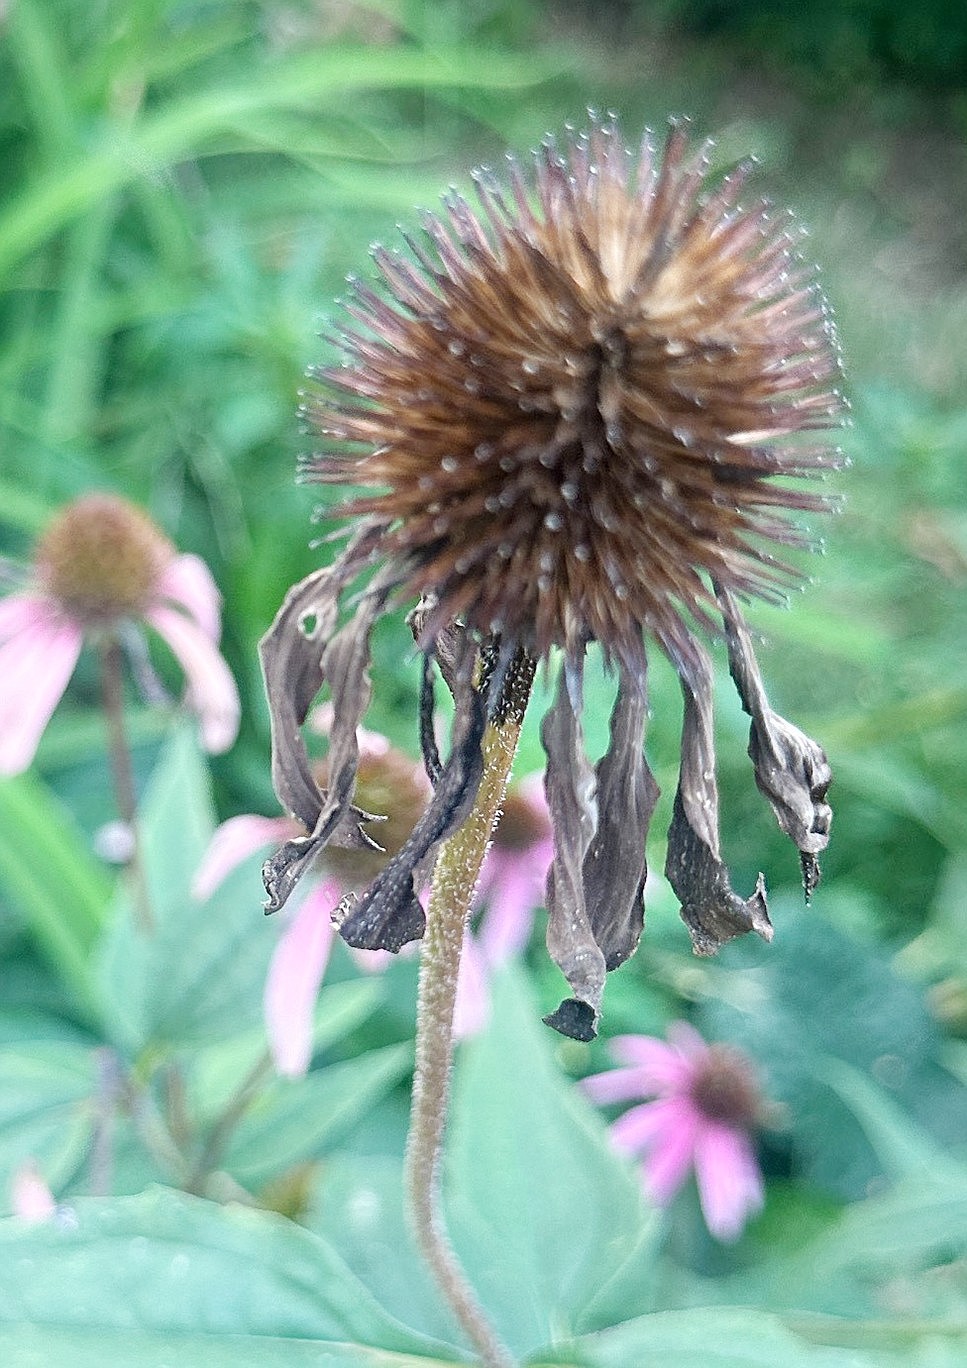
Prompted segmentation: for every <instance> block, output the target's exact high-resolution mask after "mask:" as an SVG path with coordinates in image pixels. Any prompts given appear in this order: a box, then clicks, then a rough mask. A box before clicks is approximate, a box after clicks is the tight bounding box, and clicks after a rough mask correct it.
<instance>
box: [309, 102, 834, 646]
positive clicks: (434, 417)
mask: <svg viewBox="0 0 967 1368" xmlns="http://www.w3.org/2000/svg"><path fill="white" fill-rule="evenodd" d="M746 176H747V171H746V169H745V168H740V169H739V170H737V171H735V172H734V173H733V174H731V175H730V176H726V177H725V178H724V180H722V181H720V182H719V183H718V184H715V185H710V184H709V183H708V179H707V154H706V152H705V151H704V150H700V151H699V152H698V153H697V154H696V153H692V154H689V152H688V148H687V137H686V133H685V131H684V130H683V128H681V127H679V126H673V127H672V129H671V132H670V134H669V137H668V140H667V143H666V146H665V149H664V153H663V155H662V156H660V157H659V156H657V155H656V154H655V152H654V151H653V149H652V148H651V146H650V144H649V143H648V142H647V140H646V141H645V142H644V143H643V145H642V148H641V150H640V152H639V153H638V155H637V156H632V155H631V154H630V153H629V152H628V151H627V150H626V148H625V146H624V144H623V142H622V140H621V137H620V133H619V129H618V127H617V125H616V123H614V122H606V123H595V124H594V125H593V126H592V128H591V131H590V133H589V134H587V135H582V136H569V138H568V141H567V143H566V144H565V146H564V147H563V148H562V149H561V150H560V151H559V150H558V149H557V147H556V146H555V144H554V143H553V142H551V141H547V142H545V144H544V145H543V146H542V147H541V149H540V150H539V151H538V152H537V153H536V154H535V156H534V174H533V188H532V190H531V188H530V187H529V185H528V178H527V177H526V176H525V174H524V172H523V171H522V170H521V169H520V168H519V167H518V166H517V165H516V164H514V163H513V162H511V163H510V165H509V171H508V175H507V183H506V185H505V186H504V187H501V185H500V184H499V183H498V181H497V179H496V178H494V177H492V176H491V175H489V173H479V174H478V176H477V178H476V184H477V195H478V199H479V202H480V208H479V210H477V211H474V210H472V209H471V208H470V207H469V205H468V204H466V203H465V202H464V201H463V200H462V199H461V198H460V197H459V196H458V195H456V194H451V195H449V196H448V197H447V198H446V199H445V201H444V212H443V213H442V214H441V215H440V216H434V215H429V214H428V215H426V216H425V217H424V221H423V233H424V240H423V241H422V242H420V241H416V240H414V241H411V242H410V246H411V249H412V251H413V254H414V257H415V262H414V261H411V260H409V259H408V258H406V257H404V256H402V255H399V254H395V253H390V252H387V251H385V250H383V249H376V250H375V252H374V256H375V260H376V264H377V267H378V268H379V271H380V273H381V275H382V277H383V281H384V286H385V288H384V289H383V291H382V293H378V292H377V291H374V290H370V289H368V288H366V287H365V286H361V285H356V286H355V289H354V295H353V300H352V302H351V304H350V305H349V313H350V314H351V316H352V317H353V319H354V320H355V324H356V327H355V328H354V329H353V330H349V331H347V332H346V334H345V336H344V338H343V339H342V347H343V352H344V363H343V365H342V366H339V367H335V368H332V369H327V370H325V371H323V372H321V378H322V379H323V381H324V382H325V384H326V386H327V393H326V394H325V395H324V396H322V397H317V398H315V399H313V400H311V401H310V403H309V407H308V412H309V416H310V418H311V419H312V420H313V421H314V423H315V424H316V425H317V426H318V428H319V430H320V431H321V432H322V433H323V434H324V435H327V436H328V437H329V438H330V439H331V441H332V443H333V446H332V449H330V451H329V452H328V453H327V454H325V455H324V456H321V457H319V458H317V459H316V461H315V462H314V463H313V464H312V466H311V468H310V469H311V474H312V476H313V477H314V478H316V479H319V480H321V481H325V482H327V483H345V484H351V485H354V486H356V487H357V488H358V489H359V490H360V491H361V492H359V493H358V494H357V495H356V496H355V497H353V498H352V499H350V500H349V501H348V502H347V503H346V504H345V505H344V506H343V507H342V509H341V510H340V512H342V513H345V514H346V515H350V516H364V517H366V518H367V519H369V520H370V522H371V523H372V525H373V526H375V527H376V528H377V529H378V530H380V531H381V532H382V548H381V555H385V557H386V558H387V559H388V560H389V561H390V562H391V563H393V564H395V566H396V570H397V574H398V582H399V585H400V586H401V589H402V590H403V591H404V592H406V593H407V594H418V593H426V594H431V595H433V596H434V598H435V601H436V604H437V607H436V609H435V610H434V612H433V614H432V615H431V617H430V621H429V629H428V635H429V636H430V637H432V635H433V633H434V632H435V631H436V630H438V629H439V628H440V627H442V626H443V624H444V623H446V622H447V621H451V620H453V619H457V618H459V619H462V621H463V622H464V623H466V624H467V625H468V626H469V627H471V628H472V629H475V630H477V631H479V632H481V633H486V632H490V631H498V632H500V633H501V634H502V635H503V636H504V638H505V639H508V640H511V641H514V642H516V643H518V644H519V645H521V646H523V647H525V648H527V649H528V650H530V651H532V652H533V653H535V654H538V655H543V654H545V653H546V652H547V651H548V650H549V649H550V647H552V646H562V647H564V648H565V649H566V650H567V651H568V652H570V653H576V652H578V651H579V650H581V649H582V648H583V645H584V643H585V642H587V641H589V640H597V641H599V642H600V643H601V645H602V646H603V647H604V649H605V651H606V652H607V653H608V654H610V655H617V656H618V657H621V658H623V659H625V660H626V661H632V660H636V659H637V658H638V656H637V652H638V651H640V642H641V635H642V632H643V631H647V632H649V633H651V634H653V635H654V636H656V637H657V638H658V640H659V642H660V643H661V645H662V646H663V648H664V649H665V650H666V651H667V652H668V653H669V654H671V655H672V656H673V658H675V659H676V660H677V661H678V662H679V663H683V664H685V663H687V662H688V661H689V659H690V657H691V651H692V633H691V629H690V626H689V624H690V623H692V622H695V621H699V622H703V623H709V622H710V617H709V609H711V607H712V606H713V604H712V600H711V596H710V591H709V588H708V582H709V580H710V579H712V580H715V581H716V582H717V583H718V584H719V585H721V586H724V587H725V589H726V590H730V591H733V592H736V593H738V594H740V595H750V594H756V595H764V596H775V595H776V593H777V592H778V590H779V588H780V587H781V585H782V584H783V582H784V580H785V579H787V578H788V574H789V572H788V571H787V570H786V568H785V567H784V566H782V565H781V564H780V563H778V562H777V561H776V560H775V559H774V558H773V556H772V555H771V554H770V550H769V544H770V543H786V544H790V543H795V542H797V541H799V540H800V534H799V533H798V532H797V530H796V528H795V525H794V523H793V522H792V521H791V520H790V518H789V516H788V515H789V514H790V513H798V512H801V511H803V510H813V509H818V508H822V507H823V506H824V502H825V501H824V499H823V498H822V497H821V496H820V495H818V494H817V493H815V492H807V491H804V490H803V489H801V488H799V487H794V486H792V485H790V483H789V482H788V480H787V479H785V480H783V482H782V483H781V484H776V483H775V480H776V477H777V476H778V477H790V476H792V477H808V476H812V475H815V474H816V473H817V472H819V471H821V470H823V469H828V468H829V467H831V466H835V464H836V453H835V452H834V451H832V450H831V449H830V448H828V447H827V446H825V445H824V444H822V443H821V442H819V443H817V442H814V441H811V440H810V439H809V438H808V436H807V437H804V436H803V434H804V433H807V434H808V432H809V431H810V430H812V429H818V428H824V427H829V426H830V424H831V423H832V422H834V421H835V420H836V419H837V417H838V415H839V413H840V411H841V407H842V401H841V400H840V397H839V395H838V394H837V392H836V390H835V388H834V385H835V382H836V380H837V377H838V374H839V370H838V362H837V356H836V351H835V347H834V345H833V342H832V338H831V331H830V327H829V324H828V321H827V317H826V312H825V307H824V303H823V299H822V296H821V295H820V293H819V291H818V290H817V288H816V287H815V285H814V284H812V283H810V281H809V279H808V277H807V275H806V273H805V272H804V270H803V268H802V267H801V265H800V263H799V262H798V260H797V258H796V256H795V254H794V251H793V247H792V244H791V241H790V238H789V234H788V232H787V231H786V230H785V229H784V228H783V227H782V226H781V225H777V224H775V223H773V221H772V220H771V218H770V216H769V214H768V212H767V210H766V208H765V207H764V206H763V205H762V204H756V205H754V206H753V207H752V208H751V209H743V208H741V207H739V204H738V197H739V195H740V193H741V190H742V188H743V186H744V183H745V180H746ZM408 241H409V239H408Z"/></svg>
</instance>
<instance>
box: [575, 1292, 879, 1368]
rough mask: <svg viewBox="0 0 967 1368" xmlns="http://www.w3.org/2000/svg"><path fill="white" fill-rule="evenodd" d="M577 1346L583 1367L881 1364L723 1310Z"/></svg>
mask: <svg viewBox="0 0 967 1368" xmlns="http://www.w3.org/2000/svg"><path fill="white" fill-rule="evenodd" d="M579 1344H580V1349H581V1354H582V1357H581V1359H580V1362H581V1363H582V1364H587V1368H630V1365H632V1364H641V1365H647V1368H874V1365H876V1364H878V1363H880V1362H882V1360H880V1359H878V1358H874V1357H869V1356H867V1355H865V1354H862V1353H857V1352H856V1351H855V1350H841V1349H833V1348H826V1347H817V1346H814V1345H812V1344H809V1343H808V1342H807V1341H804V1340H802V1339H800V1338H799V1337H798V1336H797V1335H795V1334H793V1333H792V1331H790V1330H789V1329H787V1328H786V1326H784V1325H783V1324H782V1322H781V1321H780V1320H779V1319H778V1318H777V1317H775V1316H769V1315H764V1314H762V1313H761V1312H758V1311H746V1310H743V1309H741V1308H736V1309H731V1308H725V1307H723V1308H721V1309H719V1308H718V1307H710V1308H709V1307H692V1308H690V1309H689V1310H687V1311H664V1312H660V1313H658V1314H656V1315H652V1316H642V1317H640V1318H639V1319H638V1320H633V1321H628V1322H627V1323H626V1324H624V1325H619V1326H616V1327H615V1328H614V1329H612V1330H606V1331H603V1332H602V1333H600V1334H597V1335H589V1336H587V1337H586V1338H585V1339H583V1340H581V1341H580V1342H579Z"/></svg>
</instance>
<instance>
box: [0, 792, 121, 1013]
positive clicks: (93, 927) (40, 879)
mask: <svg viewBox="0 0 967 1368" xmlns="http://www.w3.org/2000/svg"><path fill="white" fill-rule="evenodd" d="M0 882H2V884H3V886H4V888H5V889H6V892H7V896H8V897H9V899H10V901H11V903H12V904H13V905H14V906H15V907H17V909H18V910H19V911H20V913H21V914H22V916H23V917H24V919H25V921H26V922H27V924H28V926H29V927H30V929H31V932H32V933H33V935H34V938H35V939H36V941H37V944H38V945H39V946H40V948H41V950H42V951H43V952H44V954H45V955H46V956H47V958H48V960H49V961H50V963H51V964H52V965H53V967H54V968H55V969H56V970H57V972H58V973H59V974H60V976H61V978H62V979H63V981H64V983H65V984H66V985H67V986H68V987H69V988H70V989H71V990H72V991H73V992H74V994H75V995H76V997H77V1000H78V1003H79V1005H80V1007H81V1009H82V1010H83V1011H85V1012H86V1013H87V1014H88V1015H89V1016H91V1017H93V1016H94V1015H95V1013H96V1007H97V995H96V988H95V981H94V977H93V974H92V970H91V966H90V953H91V949H92V947H93V945H94V942H95V940H96V938H97V936H98V934H99V933H100V931H101V929H102V927H103V926H104V924H105V921H106V916H107V906H108V899H109V897H110V891H111V883H110V881H109V879H108V878H107V877H106V876H105V874H104V873H103V871H102V870H101V868H100V867H99V866H98V864H97V861H96V860H95V859H94V857H93V856H92V855H91V853H90V851H89V850H88V848H87V846H86V844H85V842H84V840H83V838H82V836H81V834H80V832H79V831H78V830H77V827H76V826H75V824H74V822H73V820H72V818H71V815H70V813H69V812H68V811H67V810H66V809H65V808H64V807H62V806H61V804H60V803H58V801H57V799H56V798H55V797H54V795H53V794H52V793H51V792H50V790H49V789H48V788H46V787H45V785H44V784H42V783H41V782H40V781H39V780H38V779H35V778H34V777H33V776H32V775H30V774H21V775H18V776H17V778H15V779H0Z"/></svg>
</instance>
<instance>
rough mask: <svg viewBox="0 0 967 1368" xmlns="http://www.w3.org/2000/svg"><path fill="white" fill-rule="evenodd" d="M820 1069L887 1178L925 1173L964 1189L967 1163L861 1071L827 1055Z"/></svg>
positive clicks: (966, 1177)
mask: <svg viewBox="0 0 967 1368" xmlns="http://www.w3.org/2000/svg"><path fill="white" fill-rule="evenodd" d="M821 1067H822V1072H823V1074H824V1075H825V1078H826V1081H827V1082H828V1083H829V1085H830V1087H831V1088H833V1090H834V1091H835V1092H837V1093H838V1094H839V1095H840V1097H841V1098H842V1099H843V1101H844V1102H845V1103H846V1105H847V1106H848V1107H849V1109H850V1111H851V1112H852V1113H853V1115H854V1116H855V1117H856V1119H857V1120H858V1121H859V1123H860V1125H861V1126H862V1127H863V1130H864V1131H865V1132H866V1136H867V1139H868V1140H869V1142H870V1144H871V1145H872V1146H873V1149H874V1150H875V1152H876V1156H877V1158H878V1159H879V1161H880V1163H881V1165H882V1166H883V1171H884V1173H886V1174H887V1175H888V1176H889V1177H890V1178H893V1179H901V1178H915V1177H917V1176H919V1175H920V1174H922V1173H929V1174H930V1175H931V1177H932V1178H933V1179H935V1180H939V1179H943V1178H944V1177H946V1178H947V1179H949V1180H950V1181H951V1182H952V1183H954V1184H955V1185H957V1184H961V1183H962V1184H963V1185H964V1188H965V1189H967V1166H965V1165H963V1164H959V1163H957V1162H956V1161H955V1160H954V1159H952V1158H951V1157H950V1156H949V1155H948V1154H946V1153H945V1152H944V1150H942V1149H941V1148H940V1146H939V1145H937V1144H935V1143H934V1141H933V1140H932V1139H931V1138H930V1136H929V1135H927V1134H925V1132H924V1131H923V1130H921V1128H920V1127H919V1126H917V1125H916V1124H915V1122H913V1121H912V1120H911V1119H910V1117H909V1116H907V1115H905V1114H904V1112H903V1111H902V1110H901V1109H900V1108H899V1107H898V1106H897V1105H896V1104H895V1103H894V1102H893V1101H892V1100H891V1099H890V1098H889V1097H888V1096H887V1094H886V1093H885V1092H884V1091H883V1089H882V1088H878V1087H877V1086H876V1084H875V1083H873V1082H871V1081H870V1079H869V1078H867V1076H866V1075H865V1074H862V1073H860V1071H859V1070H858V1069H853V1068H851V1067H850V1066H849V1065H848V1064H844V1063H843V1062H842V1060H839V1059H828V1060H827V1061H826V1063H825V1066H821Z"/></svg>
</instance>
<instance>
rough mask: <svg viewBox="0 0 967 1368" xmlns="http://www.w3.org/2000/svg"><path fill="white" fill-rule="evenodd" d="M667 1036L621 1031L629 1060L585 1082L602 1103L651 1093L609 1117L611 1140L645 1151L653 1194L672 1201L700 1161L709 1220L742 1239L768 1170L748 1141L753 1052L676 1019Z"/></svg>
mask: <svg viewBox="0 0 967 1368" xmlns="http://www.w3.org/2000/svg"><path fill="white" fill-rule="evenodd" d="M668 1040H669V1043H668V1044H666V1043H665V1042H664V1041H662V1040H656V1039H655V1038H654V1037H653V1036H634V1035H628V1036H617V1037H616V1038H615V1039H614V1040H612V1041H611V1052H612V1054H613V1055H614V1057H615V1058H616V1059H617V1060H618V1061H619V1062H620V1063H622V1064H623V1065H625V1067H624V1068H620V1069H612V1070H610V1071H609V1072H607V1073H601V1074H593V1075H591V1077H589V1078H585V1079H584V1081H583V1083H582V1085H581V1086H582V1087H583V1089H584V1091H585V1092H586V1093H587V1094H588V1096H589V1097H590V1098H591V1099H592V1100H593V1101H595V1102H597V1103H599V1104H602V1105H606V1104H608V1103H612V1102H627V1101H630V1100H631V1099H633V1098H639V1097H654V1098H655V1100H654V1101H652V1102H645V1103H643V1104H641V1105H640V1106H637V1107H632V1108H631V1110H630V1111H627V1112H625V1113H624V1115H623V1116H621V1117H619V1118H618V1120H617V1121H616V1122H615V1123H614V1125H613V1126H612V1127H611V1138H612V1140H613V1141H614V1143H615V1145H616V1146H617V1147H618V1148H619V1149H620V1150H622V1151H624V1152H625V1153H628V1154H642V1155H643V1156H644V1163H643V1166H642V1176H643V1180H644V1184H645V1189H646V1191H647V1192H648V1195H649V1196H650V1197H651V1199H652V1201H654V1202H656V1203H657V1204H658V1205H659V1206H667V1205H668V1203H669V1202H670V1201H671V1200H672V1198H673V1197H674V1195H675V1193H676V1192H677V1191H678V1190H679V1188H680V1187H681V1186H682V1184H683V1183H684V1181H685V1179H686V1177H687V1176H688V1172H689V1170H690V1169H694V1171H695V1178H696V1180H697V1183H698V1192H699V1198H700V1200H701V1204H702V1212H703V1214H704V1216H705V1221H706V1224H707V1225H708V1228H709V1230H710V1231H711V1233H712V1234H713V1235H714V1236H715V1237H716V1238H717V1239H719V1240H726V1241H732V1240H736V1239H738V1237H739V1235H740V1234H741V1233H742V1229H743V1227H744V1226H745V1223H746V1221H747V1220H748V1218H749V1217H750V1216H751V1215H753V1214H754V1213H755V1212H757V1211H759V1210H760V1209H761V1207H762V1203H763V1195H764V1194H763V1183H762V1173H761V1171H760V1169H759V1165H758V1162H757V1160H756V1157H755V1151H754V1149H753V1145H752V1132H753V1130H754V1128H755V1126H756V1123H757V1121H758V1119H759V1117H760V1115H761V1096H760V1093H759V1089H758V1085H757V1082H756V1079H755V1076H754V1073H753V1070H752V1066H751V1064H750V1062H749V1060H748V1059H747V1058H746V1057H745V1055H743V1054H742V1053H741V1052H740V1051H738V1050H736V1049H733V1048H732V1047H731V1046H729V1045H708V1044H706V1042H705V1041H704V1040H703V1039H702V1037H701V1036H700V1035H699V1034H698V1032H697V1031H696V1030H694V1028H693V1027H691V1026H689V1025H688V1024H687V1023H686V1022H683V1021H680V1022H676V1023H675V1024H674V1025H672V1026H671V1027H669V1030H668Z"/></svg>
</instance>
